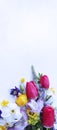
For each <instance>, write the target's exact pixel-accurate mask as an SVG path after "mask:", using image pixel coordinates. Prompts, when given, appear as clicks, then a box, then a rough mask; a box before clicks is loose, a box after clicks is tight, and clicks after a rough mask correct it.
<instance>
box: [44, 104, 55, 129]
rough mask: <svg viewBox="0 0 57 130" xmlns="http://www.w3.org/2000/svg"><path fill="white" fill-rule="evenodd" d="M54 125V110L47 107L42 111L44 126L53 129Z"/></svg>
mask: <svg viewBox="0 0 57 130" xmlns="http://www.w3.org/2000/svg"><path fill="white" fill-rule="evenodd" d="M53 124H54V109H53V108H52V107H51V106H45V107H44V108H43V111H42V125H43V126H44V127H48V128H50V127H52V126H53Z"/></svg>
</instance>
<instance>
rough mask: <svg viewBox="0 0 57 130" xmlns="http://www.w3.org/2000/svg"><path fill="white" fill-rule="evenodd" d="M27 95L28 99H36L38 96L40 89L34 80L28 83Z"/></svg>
mask: <svg viewBox="0 0 57 130" xmlns="http://www.w3.org/2000/svg"><path fill="white" fill-rule="evenodd" d="M26 95H27V98H28V99H35V98H36V97H38V89H37V87H36V85H35V84H34V82H33V81H30V82H27V83H26Z"/></svg>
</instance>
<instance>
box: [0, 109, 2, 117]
mask: <svg viewBox="0 0 57 130" xmlns="http://www.w3.org/2000/svg"><path fill="white" fill-rule="evenodd" d="M1 114H2V111H1V110H0V118H2V116H1Z"/></svg>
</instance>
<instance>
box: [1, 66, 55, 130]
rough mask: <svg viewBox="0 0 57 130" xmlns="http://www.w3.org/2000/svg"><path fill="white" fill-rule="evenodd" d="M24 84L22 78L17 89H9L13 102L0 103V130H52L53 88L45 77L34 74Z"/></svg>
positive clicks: (53, 113)
mask: <svg viewBox="0 0 57 130" xmlns="http://www.w3.org/2000/svg"><path fill="white" fill-rule="evenodd" d="M31 69H32V79H31V81H29V82H26V83H25V79H24V78H22V79H21V80H20V83H19V87H16V86H15V87H14V88H12V89H10V95H11V96H12V98H14V101H13V102H10V101H7V100H3V101H2V102H1V103H0V129H1V130H6V129H7V130H20V129H21V130H43V129H52V128H53V126H54V123H56V121H57V109H56V108H54V107H53V94H54V93H55V90H54V88H51V87H50V81H49V78H48V76H47V75H43V74H40V73H39V74H38V76H37V75H36V73H35V70H34V67H33V66H32V67H31Z"/></svg>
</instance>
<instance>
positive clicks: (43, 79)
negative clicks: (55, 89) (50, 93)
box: [40, 75, 50, 89]
mask: <svg viewBox="0 0 57 130" xmlns="http://www.w3.org/2000/svg"><path fill="white" fill-rule="evenodd" d="M40 84H41V87H43V88H45V89H48V88H49V85H50V83H49V78H48V76H47V75H42V76H40Z"/></svg>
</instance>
